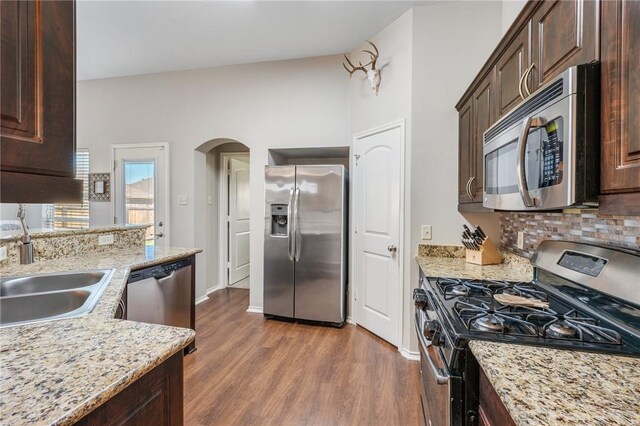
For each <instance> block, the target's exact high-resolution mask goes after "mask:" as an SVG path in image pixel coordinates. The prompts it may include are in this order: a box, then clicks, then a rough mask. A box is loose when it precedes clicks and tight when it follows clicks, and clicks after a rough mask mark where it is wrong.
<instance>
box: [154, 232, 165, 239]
mask: <svg viewBox="0 0 640 426" xmlns="http://www.w3.org/2000/svg"><path fill="white" fill-rule="evenodd" d="M156 237H157V238H160V237H164V233H162V232H158V233H157V234H156Z"/></svg>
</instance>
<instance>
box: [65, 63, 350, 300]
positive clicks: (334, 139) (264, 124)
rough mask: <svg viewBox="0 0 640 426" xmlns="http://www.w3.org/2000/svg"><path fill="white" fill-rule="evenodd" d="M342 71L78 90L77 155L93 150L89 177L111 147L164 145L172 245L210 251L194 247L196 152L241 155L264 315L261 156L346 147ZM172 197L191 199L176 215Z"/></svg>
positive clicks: (201, 192) (187, 77)
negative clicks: (214, 148)
mask: <svg viewBox="0 0 640 426" xmlns="http://www.w3.org/2000/svg"><path fill="white" fill-rule="evenodd" d="M341 61H342V59H341V57H339V56H328V57H320V58H309V59H303V60H292V61H280V62H267V63H259V64H249V65H240V66H232V67H221V68H210V69H202V70H194V71H180V72H169V73H160V74H151V75H143V76H133V77H124V78H115V79H102V80H90V81H83V82H79V83H78V88H77V132H78V136H77V142H78V146H79V147H82V148H89V150H90V153H91V171H92V172H107V171H109V170H110V164H109V161H110V160H109V145H110V144H113V143H142V142H168V143H169V144H170V167H171V170H170V179H171V188H170V192H171V245H173V246H194V245H196V244H197V243H198V245H200V244H199V243H202V242H203V241H204V242H205V243H206V239H204V240H202V239H198V242H196V234H198V233H200V234H201V233H202V230H203V229H204V228H205V223H206V216H207V215H206V207H205V206H206V188H205V185H204V183H205V179H206V154H205V152H206V151H205V152H200V151H195V149H196V148H197V147H199V146H200V145H202V144H203V143H205V142H207V141H210V140H211V139H215V138H231V139H234V140H236V141H239V142H242V143H243V144H245V145H247V146H248V147H249V148H250V149H251V153H250V161H251V203H252V204H251V213H252V217H251V229H252V230H256V231H255V232H252V233H251V300H250V303H251V305H254V306H262V280H263V264H262V258H263V232H261V230H262V229H263V227H264V179H263V176H264V166H265V165H266V164H267V155H268V151H267V150H268V149H269V148H291V147H321V146H344V145H348V144H349V143H350V128H349V103H348V93H349V91H348V84H349V79H348V76H347V75H346V73H345V71H344V69H342V65H341ZM194 183H195V184H194ZM178 194H186V195H188V197H189V204H188V205H186V206H179V205H178V204H177V196H178ZM91 215H92V216H91V218H92V224H105V223H110V219H111V217H110V216H111V213H110V207H109V204H108V203H100V204H98V203H92V206H91ZM198 235H199V234H198ZM205 238H206V237H205ZM202 248H205V247H204V246H203V247H202ZM205 259H206V256H203V255H199V256H198V268H197V270H198V276H197V286H198V287H197V296H198V297H199V296H201V295H202V294H203V293H204V290H205V287H206V277H207V273H206V267H207V262H206V260H205Z"/></svg>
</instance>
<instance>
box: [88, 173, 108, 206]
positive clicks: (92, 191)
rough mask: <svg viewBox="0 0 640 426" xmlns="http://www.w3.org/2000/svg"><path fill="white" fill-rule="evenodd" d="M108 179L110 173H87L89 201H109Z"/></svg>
mask: <svg viewBox="0 0 640 426" xmlns="http://www.w3.org/2000/svg"><path fill="white" fill-rule="evenodd" d="M110 181H111V174H110V173H89V201H111V182H110Z"/></svg>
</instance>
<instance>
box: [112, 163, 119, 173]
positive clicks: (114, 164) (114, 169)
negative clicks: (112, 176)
mask: <svg viewBox="0 0 640 426" xmlns="http://www.w3.org/2000/svg"><path fill="white" fill-rule="evenodd" d="M117 164H118V162H117V161H116V160H113V171H114V172H115V171H116V166H117Z"/></svg>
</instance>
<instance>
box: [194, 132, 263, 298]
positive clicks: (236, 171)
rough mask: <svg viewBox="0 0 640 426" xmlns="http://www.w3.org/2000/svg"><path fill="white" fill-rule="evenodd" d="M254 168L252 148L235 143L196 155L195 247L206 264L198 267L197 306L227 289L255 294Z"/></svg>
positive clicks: (210, 146)
mask: <svg viewBox="0 0 640 426" xmlns="http://www.w3.org/2000/svg"><path fill="white" fill-rule="evenodd" d="M249 164H250V158H249V148H248V147H247V146H246V145H245V144H243V143H241V142H239V141H237V140H234V139H228V138H218V139H213V140H210V141H207V142H205V143H204V144H202V145H201V146H200V147H198V148H197V149H196V162H195V165H196V170H195V176H194V178H195V191H196V205H195V225H196V226H195V241H196V244H197V245H198V246H199V247H202V248H203V249H204V254H205V256H204V257H205V259H206V262H205V263H206V265H198V269H199V271H198V273H199V275H200V277H198V278H199V279H198V281H199V283H200V285H199V286H198V288H197V289H196V297H197V302H202V301H204V300H206V299H207V295H208V294H210V293H212V292H214V291H216V290H219V289H223V288H226V287H234V288H244V289H248V288H249V267H250V253H249V247H250V244H249V239H250V233H251V229H250V227H249V222H250V206H249V204H250V196H249V176H250V173H249ZM201 266H202V267H201Z"/></svg>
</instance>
